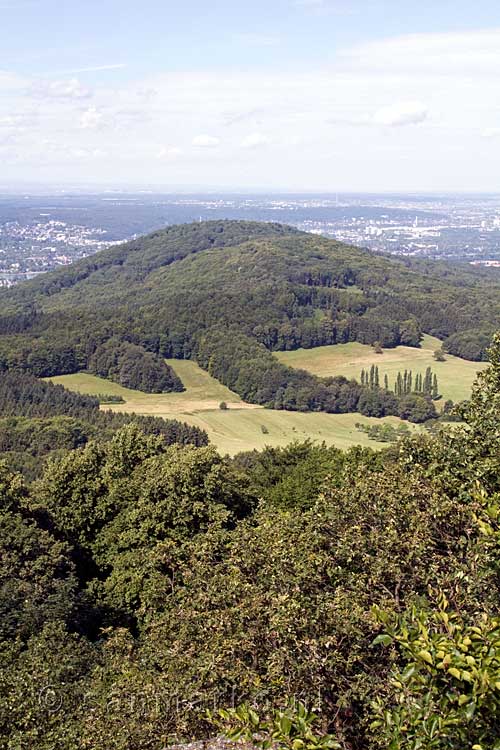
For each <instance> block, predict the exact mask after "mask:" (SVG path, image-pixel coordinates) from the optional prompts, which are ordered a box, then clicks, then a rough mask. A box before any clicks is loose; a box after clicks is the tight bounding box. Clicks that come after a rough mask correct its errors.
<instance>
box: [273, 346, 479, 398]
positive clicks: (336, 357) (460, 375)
mask: <svg viewBox="0 0 500 750" xmlns="http://www.w3.org/2000/svg"><path fill="white" fill-rule="evenodd" d="M440 347H441V341H439V339H436V338H434V337H433V336H427V335H426V336H424V338H423V340H422V343H421V347H420V348H419V349H415V348H414V347H410V346H398V347H396V348H395V349H384V352H383V354H376V353H375V352H374V350H373V348H372V347H371V346H368V345H367V344H358V343H351V344H336V345H334V346H318V347H316V348H315V349H297V350H296V351H293V352H276V357H277V358H278V359H279V361H280V362H282V363H283V364H285V365H289V366H290V367H298V368H301V369H302V370H308V371H309V372H311V373H313V374H314V375H319V376H323V377H325V376H329V375H344V376H345V377H346V378H355V379H356V380H358V381H359V380H360V375H361V370H362V369H363V368H364V369H365V370H367V369H368V370H369V369H370V367H371V365H372V364H375V365H378V368H379V373H380V383H381V384H383V382H384V375H385V374H387V377H388V378H389V387H390V388H393V386H394V381H395V379H396V376H397V374H398V372H399V371H401V372H402V371H404V370H413V376H414V377H415V374H416V373H417V372H420V373H422V374H424V373H425V370H426V368H427V367H429V366H430V367H432V371H433V372H435V373H436V375H437V378H438V383H439V390H440V393H441V395H442V396H443V398H442V399H441V400H440V401H437V402H436V405H437V407H438V408H439V406H440V404H442V403H443V402H444V401H445V400H446V399H452V400H453V401H463V400H464V399H466V398H468V397H469V395H470V390H471V386H472V383H473V382H474V380H475V378H476V375H477V372H478V371H479V370H481V369H483V368H484V367H485V366H486V364H485V363H484V362H469V361H468V360H465V359H460V358H459V357H453V356H451V355H449V354H447V355H446V362H436V361H435V359H434V357H433V353H434V352H435V351H436V349H439V348H440Z"/></svg>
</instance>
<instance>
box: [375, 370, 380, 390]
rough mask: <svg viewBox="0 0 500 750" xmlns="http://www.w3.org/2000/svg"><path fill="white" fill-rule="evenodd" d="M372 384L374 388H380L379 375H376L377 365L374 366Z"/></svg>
mask: <svg viewBox="0 0 500 750" xmlns="http://www.w3.org/2000/svg"><path fill="white" fill-rule="evenodd" d="M373 384H374V387H375V388H379V387H380V380H379V374H378V365H376V366H375V371H374V374H373Z"/></svg>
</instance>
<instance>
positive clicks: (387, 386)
mask: <svg viewBox="0 0 500 750" xmlns="http://www.w3.org/2000/svg"><path fill="white" fill-rule="evenodd" d="M384 388H385V390H386V391H388V390H389V378H388V377H387V373H386V374H385V375H384Z"/></svg>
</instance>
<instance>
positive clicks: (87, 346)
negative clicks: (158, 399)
mask: <svg viewBox="0 0 500 750" xmlns="http://www.w3.org/2000/svg"><path fill="white" fill-rule="evenodd" d="M499 289H500V286H499V285H498V284H497V282H496V281H495V280H494V279H492V281H491V282H488V281H487V280H486V278H485V277H484V275H483V274H480V273H478V272H477V271H476V270H474V269H471V268H460V269H456V270H452V269H451V268H450V266H449V265H444V264H440V263H431V262H418V261H409V260H406V259H405V260H401V259H396V258H385V257H382V256H377V255H372V254H370V253H369V252H367V251H363V250H358V249H356V248H351V247H347V246H345V245H342V244H341V243H338V242H335V241H332V240H326V239H323V238H319V237H312V236H311V235H306V234H303V233H300V232H297V231H296V230H293V229H290V228H287V227H283V226H280V225H276V224H253V223H247V222H207V223H204V224H193V225H185V226H180V227H171V228H168V229H167V230H164V231H160V232H155V233H154V234H153V235H150V236H148V237H145V238H141V239H139V240H134V241H133V242H130V243H127V244H126V245H123V246H121V247H117V248H113V249H111V250H108V251H105V252H103V253H98V254H97V255H95V256H92V258H87V259H85V260H83V261H80V262H78V263H76V264H75V265H74V266H72V267H71V268H70V269H68V268H65V269H61V270H59V271H56V272H54V273H51V274H49V275H48V276H46V277H44V278H43V279H37V280H36V281H33V282H29V283H27V284H25V285H21V286H19V287H17V288H15V289H13V290H9V291H6V292H3V293H0V330H1V331H4V334H3V335H1V336H0V370H1V369H15V370H17V371H25V370H28V371H30V372H33V373H34V374H36V375H54V374H60V373H63V372H64V373H66V372H75V371H77V370H78V369H83V368H85V367H86V366H87V364H88V362H89V360H90V361H91V362H92V367H94V366H97V364H98V362H97V361H96V360H98V361H99V363H100V364H99V371H100V372H103V373H108V372H110V371H112V372H113V377H116V378H118V379H119V380H120V382H127V383H130V384H133V383H135V384H138V385H139V386H140V387H141V388H142V387H144V388H146V389H151V390H156V389H158V388H162V389H163V388H167V389H172V388H174V389H175V388H178V387H179V383H177V382H174V381H173V380H172V375H171V374H170V376H169V377H168V378H167V376H166V372H165V369H164V368H163V367H162V365H161V364H159V360H154V364H153V360H151V359H149V358H148V357H147V356H146V355H145V354H144V352H143V351H142V350H143V349H145V350H147V351H148V352H150V353H151V355H158V356H159V357H180V358H189V357H191V358H195V359H197V361H198V362H199V363H200V364H201V365H202V366H203V367H205V368H208V367H209V363H211V364H210V368H211V370H213V371H214V373H215V372H217V377H219V379H220V380H221V382H223V383H224V384H225V385H228V386H230V387H232V388H234V389H235V390H236V391H237V392H238V393H239V395H240V396H242V397H243V398H246V399H248V400H249V401H252V402H255V403H259V404H266V405H270V406H273V407H274V408H279V409H282V408H284V409H298V410H304V411H306V410H325V411H333V412H343V411H349V410H354V409H356V389H355V388H354V386H351V385H349V384H348V383H333V384H332V383H328V382H326V383H325V382H323V381H321V380H320V379H318V378H314V377H313V376H311V375H307V374H305V373H297V372H294V371H292V370H291V369H290V368H284V367H283V366H282V365H280V364H279V363H277V362H276V361H274V359H273V358H272V356H271V354H270V352H272V351H275V350H283V349H295V348H297V347H299V346H304V347H313V346H319V345H323V344H335V343H345V342H348V341H359V342H361V343H369V344H374V343H379V344H380V346H383V347H393V346H397V345H398V344H405V345H410V346H417V345H418V343H419V340H420V337H421V332H422V331H426V332H429V333H433V334H436V335H438V336H440V337H441V338H446V337H448V336H450V335H453V334H455V333H457V332H461V331H467V330H470V329H471V328H472V327H473V326H475V325H477V322H478V321H480V322H481V324H482V325H484V326H486V325H490V326H494V325H495V324H496V322H497V321H498V319H499V303H498V299H499V297H500V295H499ZM464 297H466V299H467V303H466V304H464ZM2 321H3V322H2ZM110 339H112V340H115V341H119V342H120V343H119V344H117V347H118V348H121V347H126V349H127V355H126V357H125V359H126V361H127V365H126V366H125V368H124V371H123V372H121V365H120V366H118V364H117V363H116V362H113V361H109V358H108V354H109V351H108V347H110V344H109V340H110ZM106 342H108V343H106ZM129 345H135V346H138V347H141V350H140V351H141V356H139V354H138V352H137V350H133V351H134V352H135V354H134V355H133V356H132V355H131V351H132V350H129V349H128V347H129ZM103 348H104V351H103ZM129 355H130V356H129ZM101 359H102V362H101ZM111 359H112V357H111ZM101 364H102V367H101V366H100V365H101ZM158 368H160V369H162V370H163V373H162V374H161V373H160V372H159V369H158ZM330 386H332V387H330ZM339 390H342V394H340V393H339ZM347 391H349V393H347ZM358 395H359V393H358ZM387 413H389V412H387Z"/></svg>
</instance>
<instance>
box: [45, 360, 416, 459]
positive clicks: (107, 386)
mask: <svg viewBox="0 0 500 750" xmlns="http://www.w3.org/2000/svg"><path fill="white" fill-rule="evenodd" d="M167 361H168V363H169V364H170V365H171V366H172V367H173V368H174V370H175V371H176V373H177V374H178V375H179V377H180V378H181V380H182V382H183V383H184V386H185V387H186V391H185V392H184V393H162V394H149V393H141V392H140V391H134V390H130V389H128V388H123V387H122V386H120V385H117V384H116V383H111V382H110V381H108V380H103V379H102V378H98V377H95V376H94V375H89V374H88V373H85V372H80V373H76V374H75V375H61V376H59V377H54V378H50V380H52V382H54V383H60V384H61V385H64V386H65V388H69V389H70V390H73V391H78V392H79V393H88V394H91V395H95V394H98V393H109V394H114V395H118V396H122V397H123V398H124V399H125V403H123V404H106V405H103V407H102V408H104V409H112V410H113V411H117V412H135V413H136V414H149V415H154V416H158V417H165V418H166V419H179V420H181V421H183V422H188V423H189V424H192V425H195V426H196V427H200V428H201V429H204V430H206V431H207V433H208V436H209V438H210V441H211V442H212V443H213V444H214V445H215V446H216V447H217V448H218V449H219V450H220V451H221V453H229V454H230V455H234V454H235V453H239V452H240V451H245V450H252V449H254V448H256V449H257V450H260V449H262V448H264V447H265V446H266V445H273V446H279V445H288V443H290V442H292V441H294V440H306V439H307V438H309V439H311V440H316V441H320V442H323V441H324V442H325V443H327V444H328V445H336V446H338V447H339V448H349V447H351V446H352V445H365V446H370V447H371V448H377V447H382V446H383V445H384V444H382V443H376V442H374V441H373V440H369V439H368V437H367V436H366V435H365V434H364V433H362V432H359V431H358V430H357V429H356V427H355V425H356V422H363V423H365V424H379V423H380V422H382V421H386V422H390V423H391V424H394V425H396V424H399V423H400V421H401V420H399V419H397V417H387V418H386V419H385V420H379V419H370V418H368V417H364V416H362V415H361V414H324V413H307V414H305V413H300V412H285V411H276V410H273V409H263V408H261V407H258V406H254V405H253V404H246V403H245V402H243V401H242V400H241V399H240V397H239V396H238V395H237V394H235V393H233V392H232V391H230V390H229V389H228V388H226V387H225V386H223V385H222V384H221V383H219V381H217V380H215V379H214V378H212V377H211V376H210V375H209V374H208V373H207V372H205V371H204V370H202V369H201V368H200V367H198V365H197V364H196V363H195V362H191V361H188V360H167ZM221 401H226V403H227V404H228V407H229V408H228V409H227V410H225V411H224V410H221V409H219V408H218V407H219V403H220V402H221ZM263 426H264V427H265V428H266V429H267V430H268V432H267V433H264V432H263V431H262V427H263ZM415 429H418V428H415Z"/></svg>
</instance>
